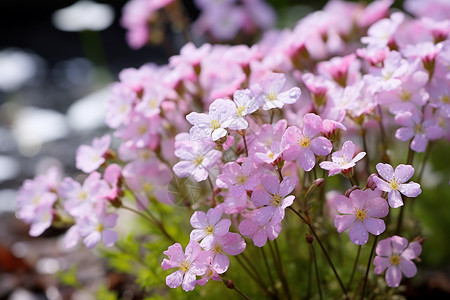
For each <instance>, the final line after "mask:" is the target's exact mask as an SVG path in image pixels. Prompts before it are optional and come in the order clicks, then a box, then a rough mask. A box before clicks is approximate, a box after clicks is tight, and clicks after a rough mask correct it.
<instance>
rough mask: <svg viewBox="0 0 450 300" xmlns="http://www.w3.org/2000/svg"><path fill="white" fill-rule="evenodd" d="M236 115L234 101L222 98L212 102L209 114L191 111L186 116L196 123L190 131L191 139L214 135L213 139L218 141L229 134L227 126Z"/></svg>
mask: <svg viewBox="0 0 450 300" xmlns="http://www.w3.org/2000/svg"><path fill="white" fill-rule="evenodd" d="M235 115H236V106H235V104H234V103H233V101H231V100H227V99H220V98H219V99H216V100H214V102H213V103H211V105H210V106H209V113H208V114H204V113H197V112H191V113H190V114H188V115H187V116H186V120H188V122H189V123H191V124H192V125H194V126H193V127H192V128H191V130H190V131H189V134H190V138H191V140H194V141H198V140H203V139H209V138H210V137H212V140H213V141H217V140H218V139H220V138H222V137H224V136H225V135H226V134H227V131H226V130H225V128H227V127H228V124H229V122H230V121H231V120H232V119H233V117H234V116H235Z"/></svg>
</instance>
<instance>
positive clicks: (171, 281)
mask: <svg viewBox="0 0 450 300" xmlns="http://www.w3.org/2000/svg"><path fill="white" fill-rule="evenodd" d="M182 282H183V272H182V271H181V270H178V271H175V272H173V273H172V274H170V275H168V276H167V277H166V284H167V286H168V287H170V288H176V287H179V286H180V285H181V283H182Z"/></svg>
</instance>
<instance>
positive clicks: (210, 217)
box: [190, 206, 231, 250]
mask: <svg viewBox="0 0 450 300" xmlns="http://www.w3.org/2000/svg"><path fill="white" fill-rule="evenodd" d="M222 213H223V212H222V208H221V207H219V206H218V207H215V208H210V209H209V210H208V212H207V213H206V214H205V213H204V212H202V211H196V212H194V214H193V215H192V217H191V225H192V227H194V228H195V229H194V230H192V231H191V234H190V239H191V240H192V241H196V242H198V241H201V242H200V246H202V248H203V249H205V250H211V248H212V246H213V240H214V238H215V237H218V236H223V235H225V234H226V233H227V232H228V230H229V229H230V226H231V221H230V220H229V219H222V220H221V219H220V218H221V217H222Z"/></svg>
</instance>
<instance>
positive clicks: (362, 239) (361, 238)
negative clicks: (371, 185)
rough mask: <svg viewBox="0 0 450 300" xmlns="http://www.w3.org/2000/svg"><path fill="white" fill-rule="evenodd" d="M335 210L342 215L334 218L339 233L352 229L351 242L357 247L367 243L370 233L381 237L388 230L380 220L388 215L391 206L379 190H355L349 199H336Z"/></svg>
mask: <svg viewBox="0 0 450 300" xmlns="http://www.w3.org/2000/svg"><path fill="white" fill-rule="evenodd" d="M334 208H335V209H336V210H337V211H338V212H339V213H341V214H342V215H336V216H335V217H334V226H335V227H336V229H337V232H339V233H341V232H343V231H345V230H347V229H348V228H350V230H349V235H350V240H351V241H352V242H353V243H354V244H355V245H364V244H365V243H367V240H368V239H369V234H368V233H369V232H370V233H372V234H374V235H380V234H381V233H383V232H384V230H385V229H386V225H385V224H384V221H383V220H381V219H380V218H384V217H386V216H387V215H388V213H389V206H388V204H387V202H386V200H384V199H383V198H381V197H380V192H379V191H377V190H375V191H372V190H371V189H367V190H364V191H362V190H354V191H352V192H351V193H350V196H349V197H345V196H343V195H338V196H336V197H334Z"/></svg>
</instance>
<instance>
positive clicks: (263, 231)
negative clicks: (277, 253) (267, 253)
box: [239, 218, 282, 247]
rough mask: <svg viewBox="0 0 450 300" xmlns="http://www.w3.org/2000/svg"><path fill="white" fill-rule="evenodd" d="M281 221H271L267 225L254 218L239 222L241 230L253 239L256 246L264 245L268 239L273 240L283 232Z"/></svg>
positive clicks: (244, 234)
mask: <svg viewBox="0 0 450 300" xmlns="http://www.w3.org/2000/svg"><path fill="white" fill-rule="evenodd" d="M281 227H282V226H281V223H280V222H278V223H277V222H273V221H270V222H269V223H267V224H265V225H262V226H261V225H259V224H258V223H256V222H254V221H253V220H252V218H248V219H245V220H243V221H242V222H241V223H240V224H239V232H240V233H241V234H242V235H243V236H246V237H248V238H251V239H252V240H253V243H254V244H255V246H256V247H263V246H264V245H265V244H266V242H267V239H269V240H271V241H273V240H274V239H276V238H277V237H278V235H279V234H280V232H281Z"/></svg>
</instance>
